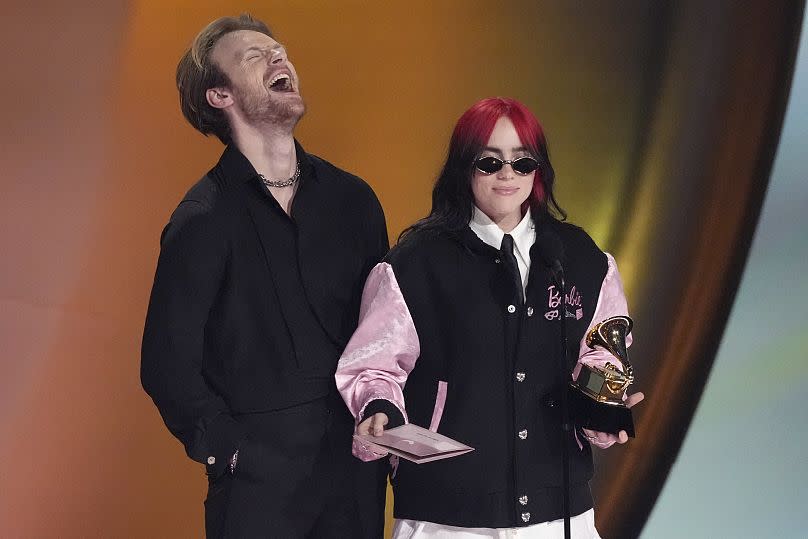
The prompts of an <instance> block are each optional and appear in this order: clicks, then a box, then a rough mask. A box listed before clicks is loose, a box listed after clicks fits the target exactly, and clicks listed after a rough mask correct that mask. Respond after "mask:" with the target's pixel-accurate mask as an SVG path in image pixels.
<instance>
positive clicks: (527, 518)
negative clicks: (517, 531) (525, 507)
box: [522, 513, 530, 522]
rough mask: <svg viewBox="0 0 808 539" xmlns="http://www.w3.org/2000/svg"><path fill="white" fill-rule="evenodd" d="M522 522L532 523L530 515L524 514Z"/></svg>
mask: <svg viewBox="0 0 808 539" xmlns="http://www.w3.org/2000/svg"><path fill="white" fill-rule="evenodd" d="M522 522H530V513H522Z"/></svg>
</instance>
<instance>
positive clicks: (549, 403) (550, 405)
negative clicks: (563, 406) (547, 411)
mask: <svg viewBox="0 0 808 539" xmlns="http://www.w3.org/2000/svg"><path fill="white" fill-rule="evenodd" d="M555 405H556V402H555V399H553V398H552V397H548V398H547V407H548V408H555Z"/></svg>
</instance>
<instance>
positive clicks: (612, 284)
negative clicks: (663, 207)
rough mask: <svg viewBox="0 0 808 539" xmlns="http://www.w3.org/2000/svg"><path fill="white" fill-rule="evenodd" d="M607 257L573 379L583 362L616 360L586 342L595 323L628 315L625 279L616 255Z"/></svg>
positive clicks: (602, 363)
mask: <svg viewBox="0 0 808 539" xmlns="http://www.w3.org/2000/svg"><path fill="white" fill-rule="evenodd" d="M606 259H607V262H608V268H607V270H606V276H605V277H604V278H603V284H602V285H601V287H600V295H599V296H598V303H597V305H596V306H595V314H594V315H593V316H592V322H591V323H590V324H589V327H588V328H587V329H586V332H585V333H584V336H583V338H582V339H581V342H580V343H579V352H578V363H577V364H576V365H575V368H574V369H573V371H572V379H573V380H577V379H578V375H579V374H580V373H581V365H582V364H584V365H590V366H599V367H605V366H606V362H608V361H611V362H614V356H612V355H611V354H610V353H609V352H607V351H606V350H603V349H602V348H596V349H592V348H589V346H588V345H587V344H586V335H587V334H588V333H589V331H590V330H591V329H592V328H593V327H595V324H598V323H599V322H602V321H603V320H606V319H607V318H609V317H611V316H628V304H627V302H626V294H625V292H624V291H623V281H622V280H621V279H620V273H619V272H618V271H617V263H616V262H615V260H614V257H613V256H612V255H610V254H609V253H606ZM632 340H633V338H632V335H631V333H629V334H628V336H626V347H629V346H631V343H632ZM623 398H624V399H625V398H626V396H625V395H623ZM612 443H614V442H610V443H609V444H604V445H601V444H596V445H598V446H599V447H601V448H604V449H605V448H606V447H609V446H611V445H612ZM578 444H579V445H581V442H580V441H579V442H578Z"/></svg>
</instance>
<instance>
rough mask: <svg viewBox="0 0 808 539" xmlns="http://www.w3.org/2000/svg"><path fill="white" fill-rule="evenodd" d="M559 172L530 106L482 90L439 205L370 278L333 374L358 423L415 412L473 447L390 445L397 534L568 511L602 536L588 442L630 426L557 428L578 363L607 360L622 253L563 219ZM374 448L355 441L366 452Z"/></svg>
mask: <svg viewBox="0 0 808 539" xmlns="http://www.w3.org/2000/svg"><path fill="white" fill-rule="evenodd" d="M553 182H554V172H553V168H552V166H551V164H550V159H549V156H548V152H547V143H546V140H545V137H544V133H543V131H542V128H541V126H540V125H539V122H538V121H537V120H536V118H535V116H534V115H533V114H532V113H531V112H530V111H529V110H528V109H527V108H526V107H525V106H524V105H523V104H521V103H519V102H518V101H515V100H513V99H505V98H488V99H483V100H482V101H480V102H478V103H476V104H475V105H474V106H472V107H471V108H470V109H469V110H467V111H466V112H465V113H464V114H463V115H462V116H461V117H460V119H459V120H458V122H457V125H456V126H455V129H454V133H453V135H452V139H451V142H450V144H449V151H448V156H447V159H446V163H445V165H444V167H443V170H442V171H441V173H440V175H439V177H438V179H437V181H436V183H435V187H434V190H433V193H432V210H431V212H430V214H429V215H428V216H427V217H426V218H424V219H422V220H421V221H418V222H417V223H415V224H414V225H412V226H411V227H410V228H408V229H407V230H405V231H404V233H403V234H402V237H401V238H400V240H399V242H398V245H396V246H395V247H394V248H393V249H392V250H391V251H390V253H389V254H388V255H387V257H386V258H385V259H384V261H382V262H381V263H380V264H378V265H377V266H376V267H375V268H374V269H373V271H372V272H371V274H370V276H369V277H368V280H367V283H366V284H365V290H364V293H363V299H362V308H361V312H360V322H359V326H358V328H357V330H356V332H355V333H354V335H353V337H352V338H351V340H350V342H349V343H348V346H347V347H346V349H345V351H344V353H343V355H342V357H341V358H340V362H339V365H338V367H337V373H336V379H337V387H338V388H339V390H340V392H341V394H342V396H343V398H344V399H345V402H346V403H347V405H348V407H349V408H350V410H351V412H352V413H353V414H354V417H355V418H356V421H357V432H358V433H359V434H371V435H374V436H380V435H381V434H382V433H383V431H384V429H385V428H388V429H389V428H393V427H396V426H399V425H401V424H403V423H407V422H412V423H414V424H416V425H421V426H424V427H426V426H428V427H429V429H430V430H432V431H435V432H439V433H441V434H444V435H446V436H449V437H451V438H454V439H456V440H459V441H462V442H463V443H466V444H468V445H470V446H472V447H474V448H475V450H474V451H472V452H470V453H466V454H464V455H461V456H458V457H454V458H449V459H445V460H438V461H434V462H429V463H425V464H414V463H412V462H409V461H406V460H401V461H398V459H396V458H395V457H391V462H392V464H393V468H394V471H393V474H392V480H391V481H392V484H393V489H394V494H395V510H394V514H395V518H396V522H395V527H394V533H393V536H394V537H396V538H409V537H451V538H462V537H476V538H480V537H506V536H508V537H510V536H511V535H508V534H512V533H513V532H514V531H516V530H517V529H518V530H519V535H518V536H519V537H526V538H530V537H559V536H563V531H564V517H565V515H566V514H568V515H569V516H571V519H570V530H571V536H572V537H576V538H577V537H580V538H597V537H598V534H597V531H596V530H595V526H594V513H593V509H592V507H593V503H592V496H591V493H590V490H589V480H590V479H591V477H592V456H591V450H590V446H591V445H595V446H597V447H600V448H605V447H608V446H610V445H612V444H613V443H615V442H618V443H623V442H625V441H626V440H627V435H626V433H625V432H620V433H619V434H618V435H614V434H607V433H602V432H595V431H591V430H587V429H574V430H567V431H566V432H565V433H563V434H562V429H561V424H562V421H561V419H562V418H561V414H560V412H559V406H558V405H557V403H558V402H559V400H561V399H560V397H559V395H560V394H561V390H562V389H564V388H566V386H567V383H568V381H569V379H570V378H575V377H576V376H577V373H578V371H579V370H580V368H581V365H582V364H587V365H595V364H597V365H603V364H605V362H606V361H607V360H608V359H609V357H611V356H609V355H608V354H607V353H606V352H604V351H596V350H592V349H590V348H589V347H588V346H586V344H585V336H586V334H587V332H588V331H589V330H590V329H591V328H592V327H593V326H594V325H595V324H596V323H598V322H600V321H602V320H604V319H606V318H608V317H611V316H616V315H622V316H626V315H627V306H626V300H625V296H624V294H623V287H622V284H621V281H620V276H619V274H618V272H617V267H616V265H615V262H614V258H613V257H612V256H611V255H608V254H606V253H604V252H602V251H601V250H600V249H598V247H597V246H596V245H595V244H594V242H593V241H592V240H591V238H590V237H589V236H588V235H587V234H586V233H585V232H584V231H583V230H581V229H580V228H578V227H575V226H573V225H570V224H567V223H565V222H563V221H564V220H565V219H566V215H565V213H564V212H563V210H561V208H560V207H559V206H558V204H557V202H556V200H555V198H554V196H553ZM561 267H563V272H564V278H565V281H566V287H565V288H561V287H560V286H559V282H558V276H559V275H558V272H559V269H560V268H561ZM563 291H566V293H564V292H563ZM562 295H563V296H564V297H561V296H562ZM562 321H563V322H562ZM565 339H566V342H569V343H570V345H569V348H570V353H569V354H567V355H566V358H567V359H566V360H564V359H562V358H563V357H564V351H565V349H566V347H565V345H564V344H563V341H564V340H565ZM627 340H628V343H630V337H629V339H627ZM561 372H563V373H564V374H563V377H562V376H561V375H560V374H558V373H561ZM641 399H642V394H639V393H638V394H635V395H633V396H631V397H628V403H629V405H633V404H634V403H636V402H639V400H641ZM565 445H566V448H564V446H565ZM378 449H379V448H378V447H371V446H367V445H363V444H362V443H361V442H360V441H358V440H357V441H355V443H354V454H355V455H356V456H357V457H359V458H361V459H362V460H373V459H377V458H381V457H382V456H385V455H384V454H380V453H379V451H378ZM565 451H566V453H567V457H566V458H564V457H563V453H564V452H565ZM565 460H567V461H568V463H569V467H568V468H566V466H564V461H565ZM565 468H566V469H567V470H568V476H567V478H566V479H567V480H566V481H565V480H564V475H565V474H564V469H565ZM565 482H566V483H567V484H568V489H565V488H564V487H565ZM565 490H567V491H568V494H566V495H565ZM565 509H566V510H565Z"/></svg>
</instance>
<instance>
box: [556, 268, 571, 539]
mask: <svg viewBox="0 0 808 539" xmlns="http://www.w3.org/2000/svg"><path fill="white" fill-rule="evenodd" d="M553 276H554V277H555V281H556V284H558V286H559V287H560V288H561V305H560V307H561V308H560V313H561V316H559V318H558V319H559V320H560V323H561V356H560V357H561V359H560V361H559V366H560V369H559V372H560V373H561V466H562V468H563V470H562V474H563V475H562V482H563V487H562V488H563V490H564V505H563V509H564V539H570V537H571V531H570V449H569V445H568V444H567V440H568V438H569V432H570V430H571V426H570V413H569V399H568V390H567V378H568V375H567V354H568V350H567V287H566V283H565V281H564V268H563V267H562V266H561V262H559V261H558V260H555V261H554V263H553Z"/></svg>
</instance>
